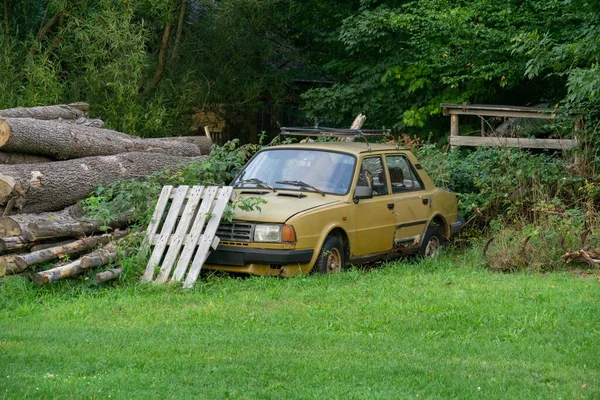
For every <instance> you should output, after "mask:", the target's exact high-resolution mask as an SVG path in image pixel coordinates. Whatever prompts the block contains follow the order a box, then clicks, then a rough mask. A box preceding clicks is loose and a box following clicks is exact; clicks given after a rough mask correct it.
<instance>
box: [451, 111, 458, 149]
mask: <svg viewBox="0 0 600 400" xmlns="http://www.w3.org/2000/svg"><path fill="white" fill-rule="evenodd" d="M453 136H458V115H456V114H452V115H450V150H452V149H453V146H452V137H453Z"/></svg>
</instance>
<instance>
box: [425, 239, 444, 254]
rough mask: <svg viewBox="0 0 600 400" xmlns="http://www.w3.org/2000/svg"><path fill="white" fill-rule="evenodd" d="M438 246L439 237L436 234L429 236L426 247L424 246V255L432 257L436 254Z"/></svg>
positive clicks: (439, 245)
mask: <svg viewBox="0 0 600 400" xmlns="http://www.w3.org/2000/svg"><path fill="white" fill-rule="evenodd" d="M440 247H441V244H440V239H439V238H438V237H437V236H432V237H430V238H429V243H427V247H425V257H433V256H434V255H436V254H437V252H438V251H439V249H440Z"/></svg>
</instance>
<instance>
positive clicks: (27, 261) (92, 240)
mask: <svg viewBox="0 0 600 400" xmlns="http://www.w3.org/2000/svg"><path fill="white" fill-rule="evenodd" d="M126 234H127V232H125V231H117V232H115V233H114V234H107V235H102V236H92V237H87V238H84V239H81V240H76V241H74V242H73V243H69V244H66V245H64V246H56V247H50V248H48V249H43V250H38V251H35V252H32V253H29V254H25V255H22V256H17V257H15V264H16V265H17V266H18V267H19V269H21V271H24V270H26V269H27V268H29V267H30V266H32V265H36V264H41V263H45V262H48V261H52V260H56V259H57V258H63V257H64V256H65V255H77V254H80V253H83V252H84V251H86V250H87V249H90V248H92V247H94V246H96V245H99V244H106V243H108V242H109V241H110V240H111V239H112V238H115V237H122V236H124V235H126Z"/></svg>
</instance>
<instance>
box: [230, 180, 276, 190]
mask: <svg viewBox="0 0 600 400" xmlns="http://www.w3.org/2000/svg"><path fill="white" fill-rule="evenodd" d="M245 183H254V184H255V185H256V186H258V187H262V188H264V189H270V190H272V191H274V192H277V190H275V188H274V187H273V186H271V185H269V184H268V183H267V182H265V181H262V180H260V179H258V178H250V179H242V180H241V181H239V182H238V183H236V184H235V186H234V187H238V186H241V185H244V184H245Z"/></svg>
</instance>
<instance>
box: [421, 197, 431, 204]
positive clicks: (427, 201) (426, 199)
mask: <svg viewBox="0 0 600 400" xmlns="http://www.w3.org/2000/svg"><path fill="white" fill-rule="evenodd" d="M421 201H422V202H423V204H425V205H427V204H429V199H428V198H422V199H421Z"/></svg>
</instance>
